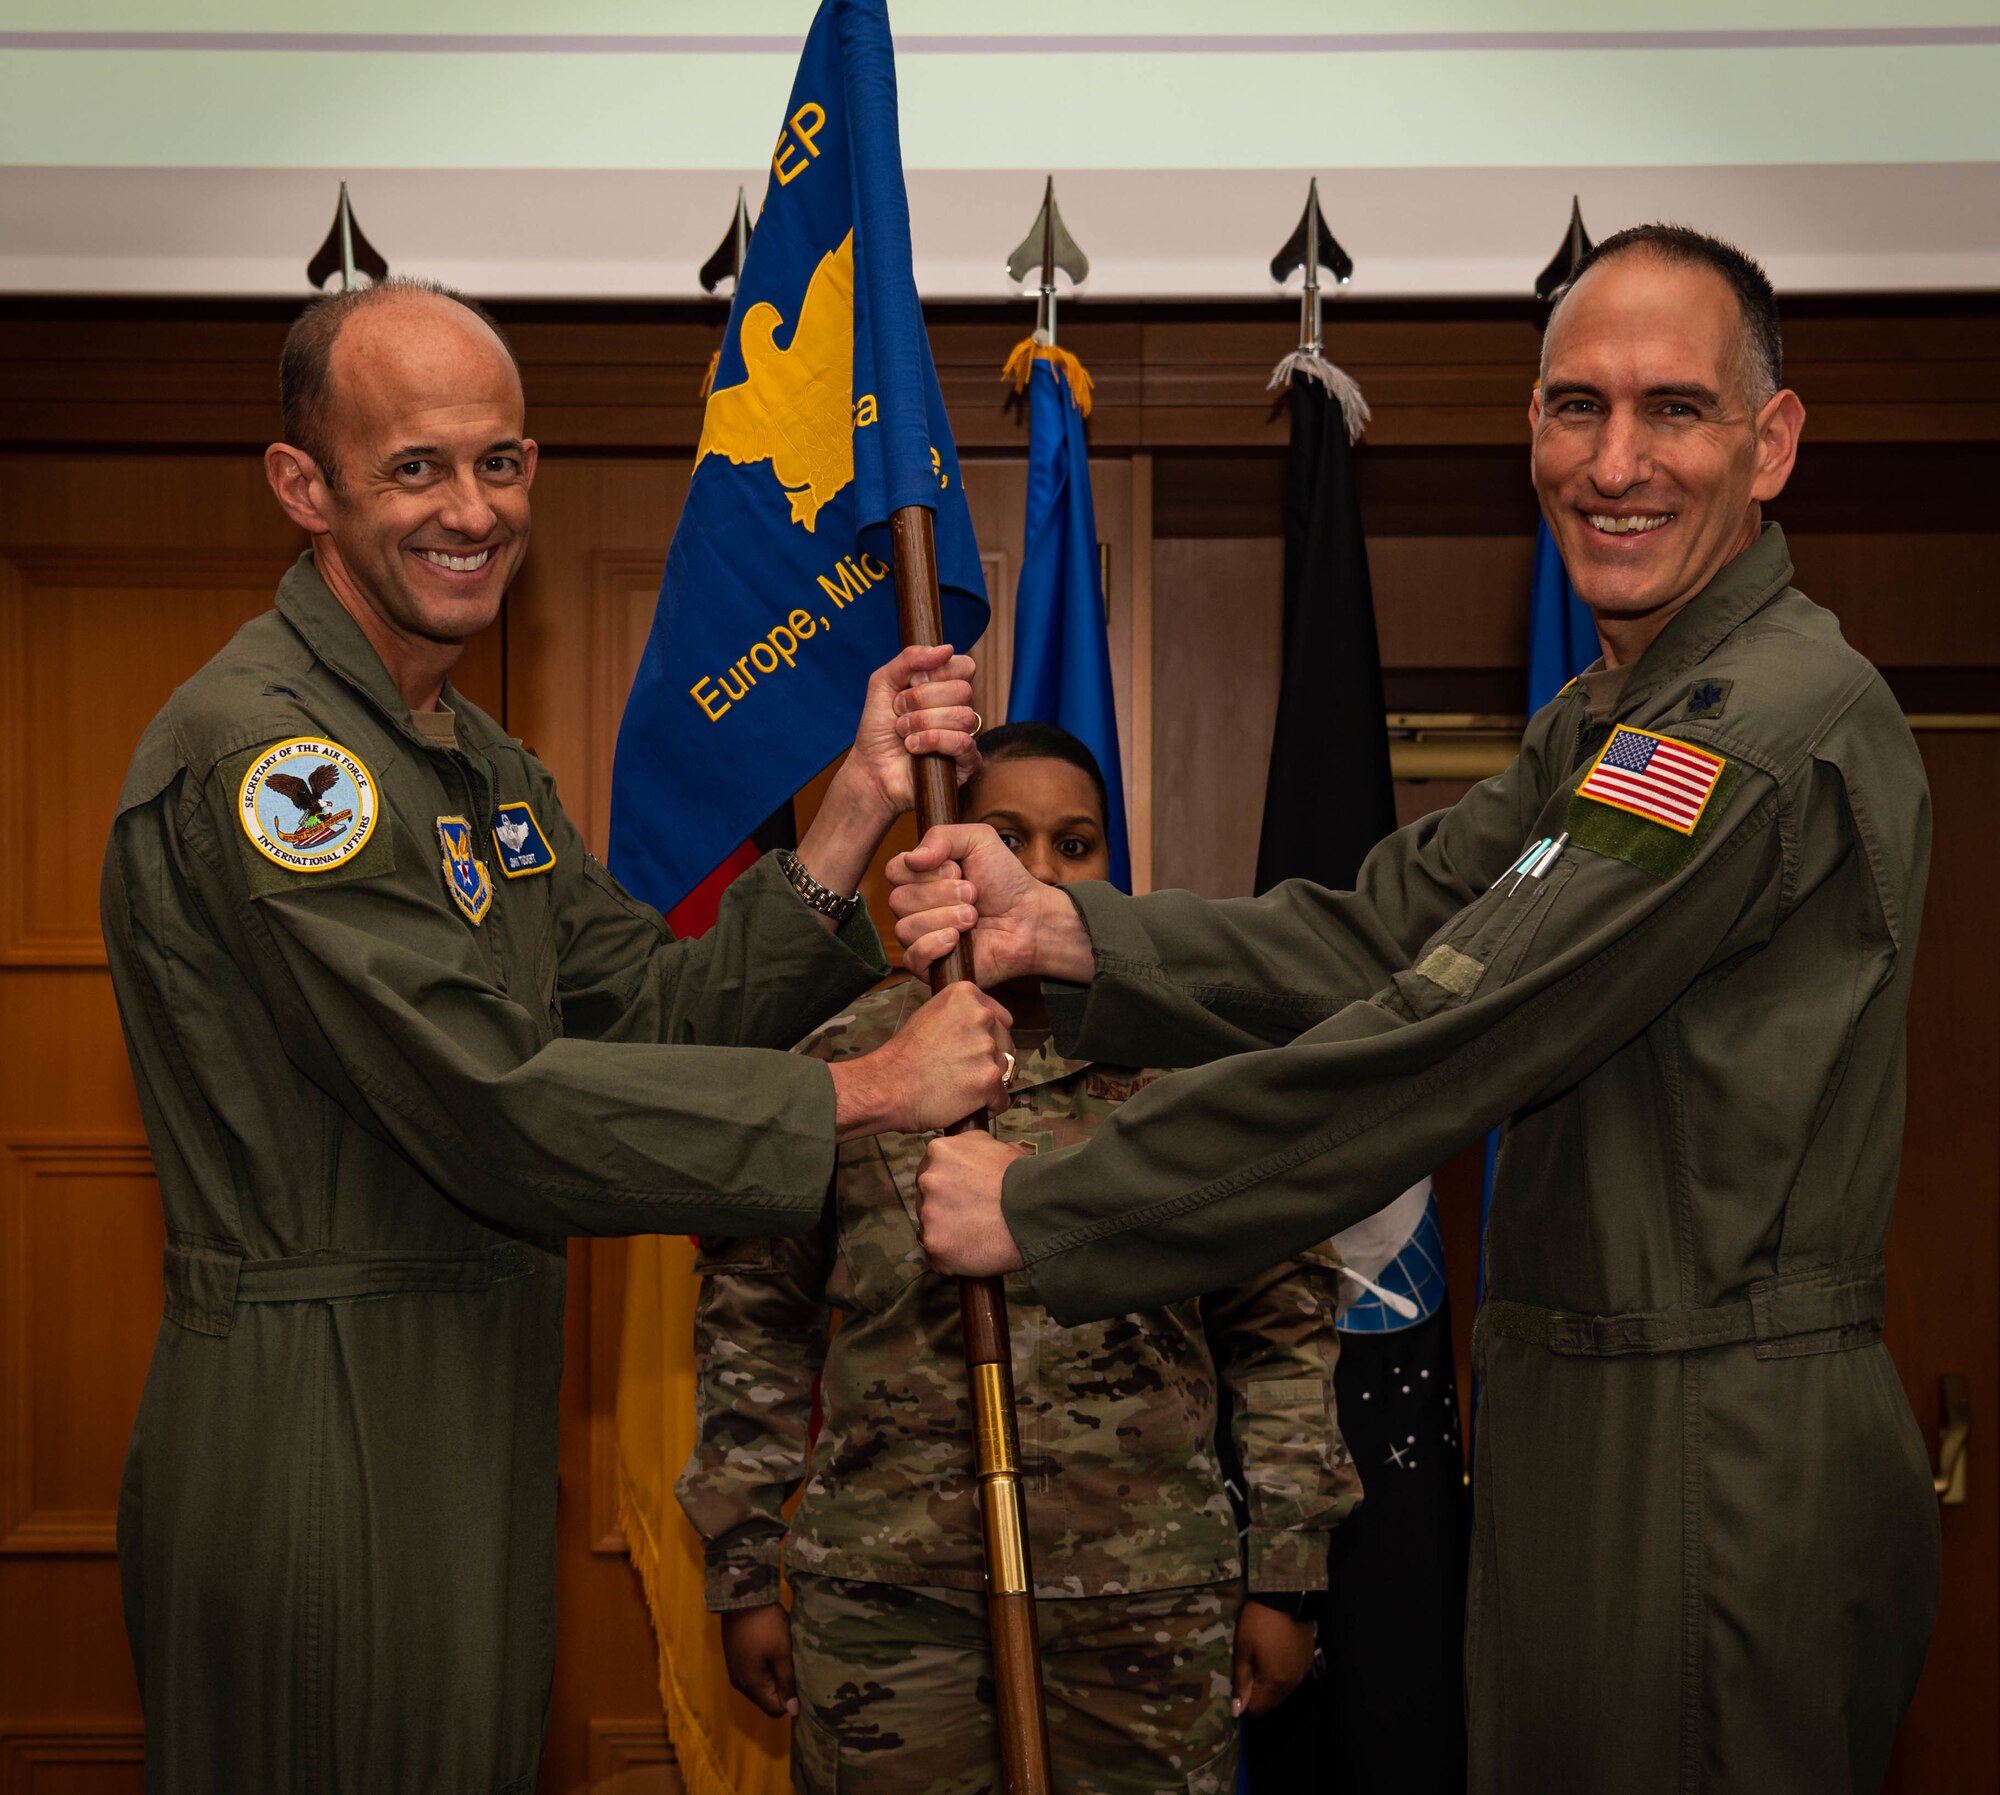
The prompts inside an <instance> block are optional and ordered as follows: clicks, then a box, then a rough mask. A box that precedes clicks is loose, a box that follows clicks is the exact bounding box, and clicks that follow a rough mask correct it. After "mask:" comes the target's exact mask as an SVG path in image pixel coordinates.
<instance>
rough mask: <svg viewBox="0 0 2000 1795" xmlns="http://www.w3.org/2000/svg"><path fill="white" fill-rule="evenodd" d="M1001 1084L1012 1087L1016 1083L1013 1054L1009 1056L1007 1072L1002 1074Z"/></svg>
mask: <svg viewBox="0 0 2000 1795" xmlns="http://www.w3.org/2000/svg"><path fill="white" fill-rule="evenodd" d="M1002 1051H1003V1052H1004V1051H1005V1050H1004V1049H1003V1050H1002ZM1000 1082H1001V1083H1002V1084H1004V1085H1011V1084H1012V1083H1013V1082H1014V1056H1013V1055H1012V1054H1011V1053H1009V1054H1008V1055H1007V1070H1006V1071H1004V1072H1003V1073H1001V1074H1000Z"/></svg>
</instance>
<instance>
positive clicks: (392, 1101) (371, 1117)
mask: <svg viewBox="0 0 2000 1795" xmlns="http://www.w3.org/2000/svg"><path fill="white" fill-rule="evenodd" d="M234 796H235V793H234V785H233V773H232V769H231V763H229V762H226V761H225V762H224V763H222V764H221V765H219V766H217V767H214V768H212V769H211V770H209V771H208V773H207V774H206V776H205V777H202V776H199V775H198V774H197V773H196V772H194V771H186V772H183V773H181V774H180V775H178V776H177V777H176V778H175V779H174V780H173V781H172V783H170V784H168V785H166V786H165V787H164V788H163V789H161V790H160V791H159V792H158V794H157V795H156V796H154V797H153V798H152V799H151V800H150V801H148V802H144V803H139V804H135V805H133V806H132V807H131V808H128V809H126V810H125V811H124V812H122V814H121V815H120V817H119V818H118V821H117V824H116V826H115V829H114V833H113V838H112V845H111V852H112V854H113V855H114V856H116V857H117V859H118V862H119V871H120V875H121V877H122V880H123V884H124V889H125V890H126V892H127V893H128V894H129V896H130V901H131V909H132V923H131V926H132V929H133V930H134V932H135V935H137V936H139V937H141V938H142V945H143V950H144V951H143V958H144V959H145V960H146V961H147V962H148V963H149V964H151V965H153V966H156V967H160V968H164V969H165V972H164V976H165V977H166V978H167V979H168V980H169V982H170V981H171V978H172V976H173V969H174V967H175V966H176V965H177V964H190V963H194V962H196V961H198V960H199V958H200V951H199V948H198V946H197V945H196V944H193V943H191V942H189V941H185V940H181V939H177V938H176V937H177V934H178V933H179V932H181V931H185V930H191V929H198V928H200V927H201V926H202V923H201V922H200V921H198V920H197V919H198V918H199V919H205V920H206V923H207V925H208V926H210V927H212V928H213V929H214V930H215V931H216V932H217V933H218V934H219V935H220V936H221V938H222V939H223V940H224V941H225V943H226V944H227V947H228V951H229V952H230V955H231V957H232V959H233V960H235V962H236V963H237V964H238V965H239V966H240V967H241V968H242V970H243V971H244V973H245V974H246V976H247V977H248V978H249V979H250V981H251V983H252V985H253V986H254V987H255V988H256V989H257V990H258V991H259V992H260V994H261V996H262V997H263V999H264V1001H265V1003H266V1004H267V1006H268V1008H269V1010H270V1013H271V1015H272V1017H273V1018H274V1019H275V1021H276V1023H277V1025H278V1028H279V1031H280V1034H281V1036H282V1039H283V1041H284V1044H285V1051H286V1053H287V1055H288V1057H290V1058H291V1059H292V1061H293V1062H294V1063H295V1064H296V1065H297V1066H298V1068H299V1069H300V1071H301V1072H302V1073H303V1074H304V1075H305V1077H306V1078H307V1079H308V1080H310V1081H311V1082H312V1083H313V1084H314V1085H315V1086H317V1087H318V1089H319V1090H320V1091H321V1092H323V1093H324V1094H325V1095H326V1097H327V1098H328V1099H329V1100H330V1101H331V1102H333V1103H334V1104H336V1105H337V1106H339V1107H340V1108H341V1109H343V1110H344V1111H346V1112H347V1113H348V1114H349V1115H350V1116H351V1117H352V1118H353V1120H354V1121H355V1122H356V1123H357V1124H358V1125H360V1126H361V1127H363V1128H364V1129H366V1130H367V1131H369V1132H371V1133H372V1134H374V1135H375V1136H376V1137H377V1138H379V1139H380V1140H382V1141H383V1142H385V1143H386V1144H387V1145H388V1146H389V1147H390V1148H391V1149H392V1150H393V1151H394V1152H395V1153H396V1154H398V1155H399V1156H400V1157H402V1158H403V1159H405V1160H407V1161H408V1162H409V1163H410V1164H413V1165H414V1166H416V1167H417V1168H418V1169H419V1170H420V1171H421V1172H422V1173H423V1174H424V1175H425V1176H426V1177H427V1178H429V1179H430V1180H431V1181H432V1182H433V1183H434V1184H436V1185H437V1186H438V1187H439V1188H440V1189H441V1190H443V1191H444V1192H445V1193H446V1194H447V1195H449V1196H450V1197H451V1198H452V1199H454V1200H455V1201H456V1202H458V1203H460V1204H461V1205H463V1206H464V1207H465V1208H466V1209H468V1210H469V1211H471V1212H473V1213H474V1214H476V1215H479V1216H481V1217H484V1218H486V1219H488V1220H490V1221H492V1222H495V1223H498V1224H500V1225H502V1226H508V1227H515V1228H520V1229H524V1230H527V1231H530V1232H538V1233H554V1234H631V1233H651V1232H712V1233H718V1234H732V1235H734V1234H763V1233H777V1232H796V1231H798V1230H800V1229H802V1228H805V1227H808V1226H810V1225H811V1223H812V1221H813V1219H814V1218H815V1217H816V1216H817V1215H818V1214H819V1211H820V1208H821V1205H822V1203H823V1201H824V1199H825V1195H826V1191H827V1186H828V1183H829V1180H830V1179H831V1177H832V1173H833V1164H834V1143H833V1130H834V1094H833V1087H832V1082H831V1080H830V1079H829V1077H828V1075H827V1071H826V1068H825V1067H824V1066H821V1065H816V1064H814V1063H812V1062H811V1061H809V1060H806V1059H802V1058H799V1057H797V1056H795V1055H791V1054H788V1053H785V1052H782V1051H777V1048H778V1047H779V1046H781V1045H782V1044H783V1043H784V1041H785V1040H786V1038H787V1033H786V1031H788V1030H791V1031H792V1038H796V1033H797V1032H799V1029H802V1028H803V1027H804V1026H809V1022H808V1023H806V1024H801V1025H799V1029H794V1018H795V1017H796V1016H798V1015H800V1014H803V1015H804V1016H806V1017H807V1018H816V1017H818V1016H823V1015H824V1014H826V1013H827V1011H828V1010H829V1009H832V1008H835V1007H837V1006H838V1005H839V1004H840V1003H841V1002H843V1001H844V1000H846V999H847V998H848V997H851V996H852V995H854V993H855V992H856V991H858V990H860V989H863V988H865V987H866V986H867V985H868V984H869V983H871V982H872V981H873V979H874V978H875V977H877V976H878V975H879V970H880V967H881V957H880V944H879V943H878V942H877V941H876V940H875V937H874V932H873V929H872V927H869V926H868V925H865V924H861V925H858V926H857V925H850V931H849V932H848V934H847V937H846V939H845V940H841V941H836V940H833V939H831V938H829V937H828V936H827V934H826V932H825V930H824V929H823V927H822V926H821V924H820V923H819V922H818V920H817V919H815V918H814V917H813V916H812V915H811V914H810V913H809V912H807V911H806V909H805V907H804V906H803V905H802V904H800V903H799V901H798V899H797V898H796V896H795V895H794V894H792V893H791V892H790V891H789V889H787V888H784V887H783V886H782V881H777V883H778V887H779V889H778V890H772V889H771V888H770V887H771V884H772V882H773V881H776V880H777V875H776V873H775V872H774V871H773V870H772V869H770V868H768V867H766V868H762V869H754V870H753V873H752V874H751V875H750V876H749V877H750V879H751V881H752V889H751V890H749V891H747V892H745V893H743V894H741V895H740V896H739V897H736V898H734V899H733V900H732V902H733V903H734V905H735V908H734V910H733V912H732V921H731V924H730V927H729V929H728V930H727V931H726V932H725V941H724V943H723V944H719V945H718V947H717V948H715V949H711V950H709V951H708V952H706V953H700V952H696V953H690V952H689V951H688V950H687V949H686V948H684V947H681V946H679V945H678V944H675V943H673V942H672V941H671V940H670V939H669V938H668V937H667V936H666V933H665V930H664V925H661V924H659V923H657V921H656V920H653V919H651V913H649V912H644V911H643V909H642V908H641V907H640V906H637V905H634V904H633V903H632V901H631V900H630V899H626V898H624V897H623V894H622V893H619V892H617V890H616V888H615V886H613V885H612V884H611V883H610V882H609V880H608V879H606V878H604V877H603V876H602V875H601V874H593V873H591V872H590V871H589V870H588V868H587V866H585V865H584V864H582V856H581V854H580V852H579V853H577V854H576V855H575V856H574V857H573V858H574V862H575V863H574V864H572V865H571V866H570V867H569V868H567V869H566V873H567V877H568V878H569V880H570V881H571V887H572V890H576V889H582V890H583V891H584V892H585V894H586V895H584V896H583V897H582V898H580V899H579V900H578V902H579V906H580V911H579V919H577V920H573V921H570V922H566V923H563V924H561V925H560V926H559V927H557V928H551V927H549V926H547V924H546V923H543V924H541V925H536V924H534V923H533V922H532V920H531V918H532V912H530V911H529V910H528V909H527V908H526V906H528V905H529V904H539V903H544V902H548V901H555V902H556V903H557V904H558V906H559V907H560V905H561V903H562V901H563V899H564V898H565V897H566V896H567V895H568V894H566V893H564V892H563V891H561V890H560V889H558V890H556V891H554V892H551V893H548V894H538V893H533V892H527V893H517V892H515V891H509V892H507V893H505V894H502V895H500V896H498V897H496V899H495V900H494V905H493V909H494V911H496V912H498V911H500V908H501V906H502V905H512V906H519V908H518V909H511V910H509V911H508V912H506V913H503V914H497V915H496V914H489V915H488V916H487V917H486V919H485V921H484V923H483V924H482V925H481V926H477V927H475V926H471V925H469V924H468V922H467V921H466V920H465V919H464V918H462V917H461V916H459V915H458V914H457V913H456V912H455V910H454V909H453V907H452V906H451V904H450V903H448V902H446V901H443V900H442V899H441V897H440V894H439V875H438V870H437V867H438V844H437V842H436V840H435V839H432V840H429V841H426V840H424V839H423V837H422V835H421V834H420V833H419V830H418V828H417V826H416V824H415V823H414V822H412V821H411V820H410V819H407V818H404V817H401V816H398V815H396V814H395V813H394V811H393V810H388V811H385V814H383V815H382V816H381V817H380V819H379V821H378V823H377V826H376V835H377V836H380V837H381V839H380V840H379V841H378V840H376V839H375V838H373V837H371V838H370V840H369V842H368V845H367V848H366V849H365V850H364V851H363V852H362V853H361V854H359V855H357V856H356V857H355V859H354V862H353V865H352V866H351V867H344V868H342V869H341V870H340V871H339V872H338V873H334V874H302V873H292V872H288V871H285V870H284V869H282V868H270V869H269V870H267V869H266V868H265V867H264V866H263V865H262V864H260V863H259V862H258V861H257V859H256V857H255V856H254V855H253V854H246V853H245V852H244V845H245V844H244V843H243V842H242V841H241V840H239V839H237V837H238V836H239V835H240V834H241V831H240V829H239V828H238V826H237V824H236V821H235V817H234V814H233V805H234ZM422 820H423V821H425V822H428V821H429V819H428V818H425V819H422ZM571 839H572V838H571V837H569V836H565V837H564V841H565V845H567V844H568V842H569V841H570V840H571ZM579 880H580V881H581V882H582V883H581V886H579V885H578V881H579ZM537 883H541V882H540V881H538V882H537ZM781 896H782V900H783V901H781ZM787 904H789V908H787ZM794 911H795V912H796V915H794V914H793V912H794ZM508 930H516V931H518V932H517V933H516V934H513V935H509V934H507V933H505V932H506V931H508ZM565 930H566V931H568V932H570V933H574V934H581V935H583V936H585V937H587V938H588V939H589V941H590V947H589V949H588V951H587V952H585V953H584V955H583V965H584V969H585V974H584V976H585V982H584V983H583V984H582V985H581V986H580V988H577V989H575V990H569V989H566V988H565V987H564V985H563V973H562V971H561V968H560V965H559V957H560V952H559V950H560V947H561V945H562V943H561V935H562V933H563V932H564V931H565ZM147 937H150V939H146V938H147ZM614 937H615V938H617V939H618V940H619V941H620V942H621V944H622V947H621V949H620V950H614V949H613V948H612V947H611V946H610V945H608V944H609V943H611V942H612V941H613V940H614ZM619 951H623V952H624V953H625V954H626V955H627V957H628V958H629V959H630V960H631V961H632V962H633V965H632V966H631V967H628V969H627V970H626V972H625V973H624V975H623V976H622V977H620V976H619V974H618V972H617V968H616V962H617V960H618V958H619ZM767 985H775V986H778V987H782V988H783V990H782V994H780V995H777V996H773V995H771V994H770V993H769V992H768V991H767V990H766V989H765V987H766V986H767ZM753 993H754V995H753ZM162 1003H163V1008H164V1010H165V1011H166V1012H169V1013H170V1012H171V1008H172V1005H171V993H165V994H163V999H162ZM572 1004H574V1005H575V1006H576V1007H577V1008H578V1009H579V1010H580V1011H581V1013H582V1014H583V1016H584V1017H586V1018H587V1019H588V1021H589V1022H590V1023H591V1024H592V1025H593V1026H596V1027H599V1028H601V1029H602V1031H603V1032H605V1033H606V1034H608V1035H610V1036H611V1037H613V1038H611V1039H607V1040H602V1041H599V1040H589V1039H578V1038H576V1037H575V1036H574V1035H572V1034H571V1033H570V1032H569V1031H568V1028H567V1022H568V1010H569V1007H570V1006H571V1005H572ZM621 1006H622V1007H621ZM746 1015H747V1016H748V1017H750V1018H751V1019H752V1020H753V1021H754V1022H755V1024H756V1027H757V1028H758V1029H759V1030H760V1031H768V1032H767V1033H766V1039H768V1040H769V1041H770V1042H771V1043H772V1047H771V1050H769V1051H764V1050H759V1049H756V1048H751V1047H745V1046H736V1045H725V1046H719V1047H718V1046H695V1045H672V1046H661V1045H656V1044H654V1043H655V1041H658V1040H664V1041H671V1042H676V1043H695V1042H700V1041H703V1040H715V1039H718V1038H719V1039H721V1040H723V1041H724V1042H732V1041H734V1040H738V1039H741V1038H742V1037H743V1036H745V1035H746V1034H748V1033H749V1032H750V1030H749V1029H748V1028H747V1027H745V1026H743V1023H742V1019H743V1018H744V1017H745V1016H746ZM621 1017H622V1018H623V1019H624V1020H623V1022H621V1021H620V1018H621ZM635 1019H637V1020H638V1021H639V1022H643V1026H638V1025H637V1023H636V1022H635ZM631 1035H637V1036H639V1037H641V1039H639V1040H633V1039H629V1038H619V1037H621V1036H631Z"/></svg>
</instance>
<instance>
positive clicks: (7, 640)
mask: <svg viewBox="0 0 2000 1795" xmlns="http://www.w3.org/2000/svg"><path fill="white" fill-rule="evenodd" d="M289 561H290V557H289V556H287V555H285V554H283V553H279V554H276V555H274V554H271V553H269V552H266V551H263V550H245V549H230V548H225V547H216V548H175V547H164V546H163V547H97V548H88V547H85V548H74V549H72V548H61V547H43V546H37V545H33V544H28V545H21V544H10V545H8V546H7V547H6V549H5V551H4V553H0V679H4V681H5V687H4V693H5V703H4V705H3V706H0V766H5V768H6V769H7V777H6V779H5V780H4V781H0V840H5V841H6V843H7V844H8V849H7V852H6V853H5V854H4V855H0V965H7V966H22V967H29V966H102V965H103V964H104V942H103V938H102V936H101V935H100V933H99V929H98V919H97V869H98V863H99V860H100V858H101V856H102V853H103V844H104V839H105V836H106V834H107V833H108V831H109V827H110V822H111V816H112V811H113V807H114V800H115V799H116V796H117V791H118V786H119V784H120V782H121V780H122V777H123V773H124V769H125V764H126V761H127V758H128V757H129V755H130V754H131V751H132V748H133V745H134V744H135V743H136V742H137V741H138V739H139V734H140V732H141V730H142V729H143V728H144V727H145V724H146V722H147V720H148V719H149V718H150V716H151V714H152V709H153V707H155V706H156V705H157V703H158V702H159V699H160V698H161V697H162V696H164V690H165V688H163V687H162V683H161V678H160V674H161V671H162V669H161V668H159V667H157V666H156V665H155V664H154V663H153V661H152V659H151V658H150V657H153V656H156V655H159V654H162V653H167V654H171V655H173V656H174V657H175V659H174V661H173V663H172V664H171V665H169V666H168V667H166V668H165V669H164V671H165V672H166V673H167V675H168V678H169V685H170V684H171V683H173V682H177V681H179V680H180V679H183V678H185V677H187V675H189V674H191V673H193V672H194V671H195V669H196V668H197V667H198V666H199V665H200V664H201V660H202V659H204V658H206V656H205V654H203V653H199V652H196V653H195V656H194V658H193V659H188V656H189V654H190V652H193V651H195V650H197V649H206V650H207V651H209V652H212V651H213V649H215V648H219V647H221V645H222V642H223V641H224V640H226V639H227V637H228V635H229V634H230V633H232V632H233V630H234V628H235V626H236V624H237V622H239V621H241V620H242V618H244V617H247V616H250V615H252V614H254V613H255V612H257V611H260V610H262V609H264V608H265V606H267V605H268V604H269V602H270V594H271V590H272V588H273V587H274V586H275V585H276V584H277V581H278V579H279V578H280V577H281V576H282V574H283V573H284V570H285V568H286V567H287V566H288V565H289ZM82 593H98V594H107V595H115V596H114V598H113V600H112V603H111V605H110V606H107V610H106V615H104V616H102V617H97V618H83V619H80V618H79V617H78V616H77V615H76V614H75V613H76V606H77V596H76V595H78V594H82ZM174 593H180V594H200V595H203V597H202V599H201V601H200V602H201V604H202V606H203V607H204V609H205V611H206V612H207V613H208V615H205V616H204V618H203V620H202V625H201V626H197V627H194V628H179V629H175V628H172V627H171V626H167V627H162V628H160V629H158V630H157V631H155V630H153V629H150V628H149V627H148V625H149V623H150V622H151V621H152V612H153V606H152V604H151V602H150V601H151V600H152V599H153V598H154V596H155V595H157V594H174ZM168 602H170V603H171V602H172V601H171V600H169V601H168ZM209 637H214V638H215V640H214V641H213V642H209V641H208V640H207V638H209ZM183 661H185V662H186V664H185V665H182V664H181V662H183ZM85 717H88V720H89V724H90V727H88V728H87V729H82V728H79V727H78V724H79V722H80V721H81V720H82V719H83V718H85Z"/></svg>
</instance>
